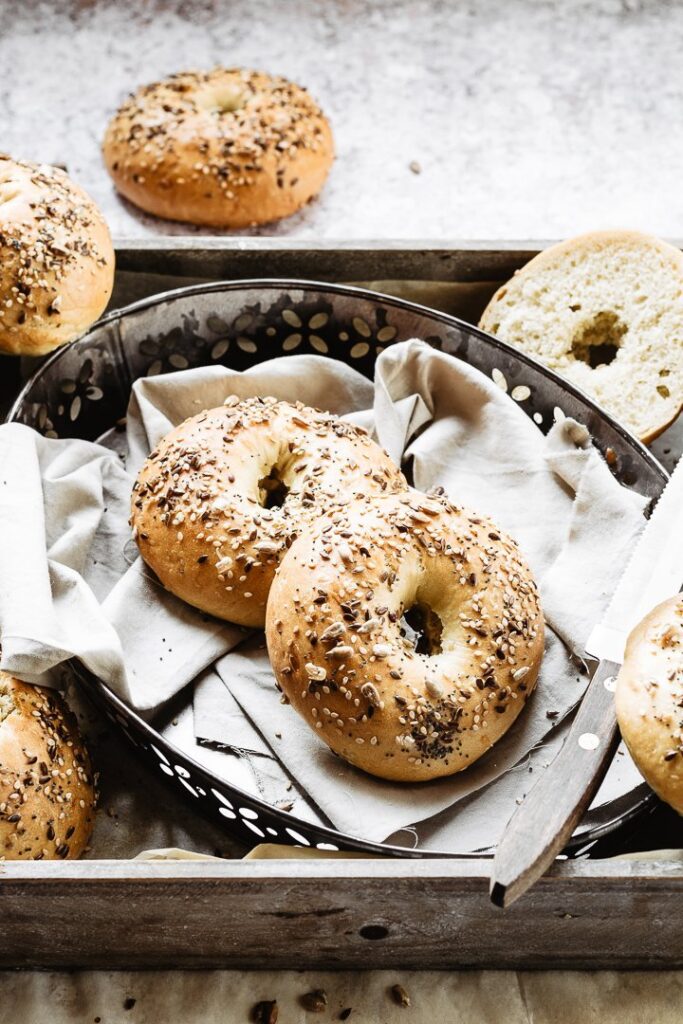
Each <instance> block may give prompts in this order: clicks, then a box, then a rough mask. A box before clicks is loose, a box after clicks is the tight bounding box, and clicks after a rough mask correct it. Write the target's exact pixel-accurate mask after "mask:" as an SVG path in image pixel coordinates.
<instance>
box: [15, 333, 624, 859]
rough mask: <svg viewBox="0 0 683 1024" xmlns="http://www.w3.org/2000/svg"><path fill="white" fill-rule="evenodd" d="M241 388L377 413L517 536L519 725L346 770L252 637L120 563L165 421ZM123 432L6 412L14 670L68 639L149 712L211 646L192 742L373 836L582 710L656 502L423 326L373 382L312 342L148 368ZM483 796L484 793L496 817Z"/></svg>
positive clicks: (422, 475) (408, 458)
mask: <svg viewBox="0 0 683 1024" xmlns="http://www.w3.org/2000/svg"><path fill="white" fill-rule="evenodd" d="M229 393H236V394H238V395H239V396H240V397H247V396H249V395H252V394H272V395H275V397H277V398H285V399H288V400H301V401H303V402H305V403H306V404H311V405H318V406H321V407H324V408H327V409H329V410H330V411H332V412H335V413H338V414H340V415H349V416H350V417H351V418H353V419H354V420H355V421H357V422H361V423H362V424H363V425H364V426H367V427H369V428H371V429H372V428H373V427H374V429H375V432H376V436H377V438H378V440H379V441H380V443H381V444H383V445H384V447H386V448H387V450H388V451H389V453H390V454H391V455H392V456H393V457H394V458H395V459H396V460H397V461H399V460H401V459H403V461H404V463H407V464H408V465H410V466H411V467H412V473H413V478H414V482H415V485H416V486H417V487H418V488H420V489H423V490H426V489H428V488H429V487H431V486H432V485H434V484H440V485H442V486H444V487H445V488H446V490H447V492H448V493H449V495H450V497H451V498H452V499H453V500H455V501H457V502H458V503H461V504H466V505H469V506H471V507H474V508H476V509H477V510H479V511H481V512H485V513H487V514H489V515H491V516H492V517H493V518H494V519H495V520H496V521H497V522H498V523H499V524H500V525H501V526H502V527H503V528H504V529H506V530H508V531H509V532H510V533H511V534H512V535H513V536H514V537H515V538H516V539H517V540H518V542H519V543H520V546H521V548H522V551H523V553H524V554H525V556H526V557H527V559H528V561H529V563H530V565H531V567H532V570H533V572H534V574H535V576H536V578H537V580H538V581H539V585H540V589H541V595H542V601H543V605H544V610H545V613H546V617H547V620H548V626H549V628H548V633H547V649H546V656H545V659H544V664H543V669H542V674H541V679H540V682H539V687H538V692H537V694H536V696H535V697H534V698H532V700H531V701H530V702H529V704H528V706H527V708H526V709H525V711H524V713H523V714H522V715H521V716H520V718H519V719H518V721H517V723H516V724H515V726H514V728H513V729H512V730H511V731H510V732H509V733H508V734H507V735H506V737H505V738H504V739H503V740H502V741H501V742H500V743H499V744H497V745H496V747H495V748H494V750H493V751H492V752H491V753H489V754H488V755H487V756H486V757H485V758H482V759H481V761H480V762H478V763H477V764H476V765H475V766H473V767H472V768H470V769H469V770H468V771H467V772H466V773H463V774H462V775H460V776H455V777H453V778H451V779H447V780H441V781H439V782H436V783H430V784H427V785H425V784H420V785H415V786H405V785H404V786H399V785H393V784H390V783H385V782H382V781H381V780H374V779H372V778H371V777H369V776H365V775H363V774H362V773H360V772H357V771H355V770H354V769H352V768H350V767H349V766H346V765H345V764H344V763H343V762H341V761H339V759H337V758H336V757H334V755H332V754H331V753H330V752H329V750H328V749H327V747H325V746H324V745H322V744H320V743H319V741H318V740H317V739H316V737H315V736H314V735H313V733H311V732H310V730H309V729H308V728H307V727H306V726H305V725H304V724H303V723H302V722H301V721H300V720H299V719H298V717H297V716H296V715H295V714H294V712H292V710H291V708H286V707H283V706H282V705H280V704H279V698H278V696H277V692H276V691H275V688H274V687H273V679H272V674H271V673H270V671H269V668H268V664H267V659H266V656H265V653H264V651H263V649H262V640H260V638H259V636H258V635H255V636H252V637H249V638H247V639H246V640H245V639H244V637H245V631H243V630H241V629H240V628H238V627H235V626H231V625H229V624H225V623H220V622H217V621H216V620H213V619H210V618H208V617H207V616H204V615H202V614H201V613H199V612H196V611H195V610H194V609H191V608H189V607H188V606H186V605H184V604H183V603H182V602H180V601H178V600H177V599H176V598H174V597H173V596H172V595H170V594H167V593H166V592H165V591H163V589H162V588H161V587H160V586H159V584H158V582H157V581H156V579H155V578H154V577H153V575H152V574H151V573H150V572H149V570H147V569H146V567H144V566H143V565H142V563H141V562H140V560H139V559H135V561H133V564H132V565H128V564H127V561H129V560H130V558H131V544H130V543H129V533H128V532H127V526H126V520H127V514H128V503H129V495H130V488H131V486H132V480H133V477H134V475H135V473H136V472H137V469H138V468H139V466H140V464H141V463H142V461H143V460H144V457H145V456H146V454H147V453H148V451H149V450H150V448H151V447H153V446H154V444H156V442H157V441H158V440H159V439H160V438H161V437H162V436H163V434H165V433H166V432H167V431H168V429H169V428H170V427H171V426H172V425H174V424H175V423H178V422H180V421H181V420H183V419H184V418H185V417H186V416H188V415H192V414H194V413H196V412H198V411H200V410H201V409H202V408H206V407H211V406H213V405H218V404H220V403H221V402H222V401H223V399H224V397H225V396H226V394H229ZM128 445H129V455H128V459H127V464H126V466H125V467H124V466H123V465H122V463H121V460H120V459H119V456H118V455H117V454H115V453H114V452H112V451H110V450H108V449H107V448H106V447H104V446H102V445H95V444H89V443H87V442H80V441H72V440H65V441H58V440H52V441H50V440H46V439H44V438H41V437H39V436H38V435H36V434H34V433H33V432H31V431H29V430H28V429H27V428H23V427H20V426H18V425H10V426H6V427H3V428H0V468H1V469H2V479H3V480H4V482H5V483H4V487H3V489H2V492H1V494H2V496H1V497H0V527H1V529H0V569H2V571H3V573H4V579H5V581H6V583H7V585H6V586H5V587H3V590H2V595H1V596H0V629H1V631H2V644H3V651H2V667H3V668H4V669H6V670H7V671H11V672H14V673H15V674H17V675H19V676H20V677H22V678H25V679H28V680H30V681H34V682H49V681H54V675H53V674H52V675H50V673H51V672H52V670H54V669H55V668H57V667H58V666H59V665H61V664H62V662H63V661H64V660H65V659H66V658H67V657H69V656H71V655H75V656H77V657H79V658H80V659H81V660H82V661H83V662H84V664H86V666H87V667H88V668H90V669H91V670H92V671H94V672H96V673H97V674H98V675H99V676H101V677H102V678H103V679H105V681H107V682H108V683H109V684H110V685H111V686H112V688H114V689H115V690H116V691H117V692H118V693H119V694H120V695H121V696H122V697H123V698H124V699H125V700H126V701H127V702H128V703H130V704H131V705H132V706H134V707H136V708H137V709H139V710H141V711H144V712H145V713H147V714H149V715H152V714H154V713H155V712H158V711H159V709H160V708H161V707H162V706H163V704H164V702H165V701H167V700H168V699H170V698H171V697H172V696H174V695H175V694H176V693H178V691H180V690H181V689H182V688H183V687H184V686H185V685H186V684H188V683H190V682H191V681H193V680H195V679H196V678H197V677H198V676H201V675H202V673H205V670H207V669H208V667H209V666H211V665H212V664H213V663H214V662H215V663H216V665H215V669H216V671H215V673H213V672H211V673H209V678H210V679H211V681H212V683H211V685H212V691H211V692H212V696H211V699H210V701H209V705H208V708H209V714H208V716H207V713H206V712H207V705H206V702H205V701H206V697H205V696H204V697H201V694H202V692H203V690H204V691H205V690H206V689H207V688H206V687H205V685H204V684H205V679H204V677H202V682H201V684H200V686H199V687H198V694H199V695H200V697H199V698H198V700H197V706H198V714H197V721H198V723H200V722H206V720H207V717H208V718H209V719H211V718H212V717H215V723H216V726H217V725H218V723H219V722H220V728H218V727H214V728H213V729H212V730H210V731H211V732H212V735H209V736H202V735H201V733H202V732H203V731H204V732H206V731H209V730H207V729H206V728H205V727H204V726H202V727H201V728H199V729H198V735H199V736H200V738H202V739H204V740H205V741H206V740H208V741H209V742H213V743H218V744H221V745H222V746H225V747H228V748H234V749H235V750H242V749H248V750H249V749H251V750H253V751H255V752H256V753H258V754H260V755H261V760H262V763H263V765H264V766H267V767H264V769H263V771H264V779H263V780H262V782H261V784H260V785H259V786H258V788H259V790H260V791H263V790H266V791H268V792H269V793H270V792H272V793H273V794H275V793H276V792H277V791H278V787H280V786H281V785H282V784H283V783H284V782H285V781H286V780H289V777H290V776H291V777H293V778H294V780H295V782H296V784H297V786H298V788H299V789H300V790H302V791H303V793H305V794H307V801H306V802H307V803H308V804H309V808H308V810H309V813H310V805H311V803H312V804H314V805H316V806H317V807H318V808H319V809H320V810H321V811H322V815H323V820H329V821H331V822H332V823H333V824H335V825H336V826H337V827H338V828H342V829H343V830H345V831H350V832H352V833H354V834H356V835H359V834H360V835H362V836H364V837H366V838H370V839H376V840H380V839H385V838H386V837H387V836H389V835H392V834H394V833H395V832H396V831H397V830H400V829H402V828H404V827H406V826H413V825H415V824H416V823H417V822H419V821H422V820H424V819H427V818H432V817H433V816H434V815H435V814H437V813H439V812H443V811H444V809H445V808H447V807H451V806H452V805H453V804H454V803H455V802H456V801H457V800H461V799H463V798H465V797H469V796H470V795H471V794H472V793H473V792H474V791H476V790H477V789H479V788H481V787H483V786H485V785H487V784H488V783H490V782H492V781H493V780H495V779H496V778H500V777H501V776H502V775H503V774H504V773H506V772H509V769H511V768H512V767H513V766H514V765H516V764H518V763H519V762H520V760H521V759H522V758H523V757H524V756H525V755H527V754H528V753H529V751H531V750H532V748H534V747H536V746H537V744H538V743H539V741H540V740H541V739H542V738H543V736H544V735H545V734H546V733H547V732H548V730H549V729H550V728H551V727H554V726H555V723H557V722H560V721H561V720H562V718H563V717H564V716H565V715H566V714H567V713H568V712H569V711H570V709H571V707H572V706H573V705H574V704H575V703H576V701H577V700H578V698H579V697H580V695H581V693H582V691H583V688H584V685H585V677H584V676H582V675H581V674H580V672H579V671H578V666H577V662H576V657H580V655H581V651H582V648H583V642H584V640H585V638H586V636H587V634H588V632H589V629H590V627H591V625H592V623H593V622H594V621H595V620H596V618H597V617H598V616H599V615H600V613H601V612H602V609H603V607H604V605H605V602H606V600H607V598H608V596H609V595H610V593H611V591H612V589H613V587H614V584H615V582H616V579H617V578H618V574H619V571H620V567H621V565H622V564H623V560H624V556H625V554H626V552H627V551H628V550H629V549H630V547H631V545H632V543H633V541H634V539H635V537H636V536H637V534H638V532H639V530H640V529H641V527H642V523H643V519H642V507H643V504H644V501H643V500H642V499H640V498H639V496H637V495H634V494H633V493H632V492H629V491H626V490H625V489H623V488H621V487H620V486H619V485H618V484H617V483H616V482H615V480H614V479H613V477H612V476H611V474H610V472H609V470H608V468H607V466H606V465H605V464H604V462H603V461H602V459H601V458H600V456H599V454H598V453H597V452H596V451H595V450H594V449H593V448H592V446H591V445H590V443H589V442H588V437H587V433H586V431H585V430H583V428H581V427H580V426H578V425H577V424H575V423H574V422H573V421H569V420H567V421H563V422H559V423H557V424H556V425H555V427H554V428H553V429H552V430H551V432H550V434H549V436H548V437H547V438H544V437H543V435H542V434H541V432H540V431H539V430H538V429H537V428H536V427H535V426H534V424H533V423H532V422H531V420H530V419H529V418H528V417H527V416H526V415H525V414H524V412H523V411H522V410H521V409H520V408H519V407H518V405H517V404H516V403H514V402H513V401H512V400H511V399H510V397H508V396H507V395H506V394H504V393H503V392H502V391H501V390H500V389H499V388H498V387H497V386H496V385H495V384H494V383H493V382H492V381H490V380H488V378H486V377H484V375H483V374H481V373H480V372H479V371H476V370H474V369H472V368H471V367H469V366H467V365H466V364H465V363H462V362H460V361H457V360H455V359H453V358H451V357H450V356H447V355H444V354H442V353H439V352H437V351H435V350H433V349H431V348H430V347H429V346H427V345H425V344H423V343H421V342H417V341H414V342H406V343H402V344H400V345H395V346H391V347H389V348H388V349H387V350H386V351H385V352H384V353H382V355H381V356H380V357H379V359H378V362H377V366H376V378H375V383H374V386H373V384H372V383H371V382H370V381H368V380H366V379H365V378H364V377H362V376H361V375H360V374H358V373H357V372H355V371H354V370H352V369H351V368H349V367H347V366H346V365H344V364H341V363H338V362H336V361H333V360H328V359H324V358H322V357H319V356H290V357H286V358H282V359H275V360H272V361H270V362H268V363H264V364H261V365H259V366H257V367H254V368H252V369H251V370H249V371H246V372H245V373H235V372H230V371H227V370H225V369H224V368H221V367H210V368H206V369H201V370H193V371H185V372H183V373H176V374H169V375H166V376H163V377H153V378H146V379H144V380H140V381H138V382H136V384H135V386H134V388H133V393H132V397H131V403H130V408H129V416H128ZM24 513H25V514H24ZM233 648H235V649H234V651H233ZM229 651H230V652H231V653H229V654H228V653H227V652H229ZM572 655H573V656H574V657H572ZM217 659H218V660H217ZM46 673H47V675H46ZM216 676H217V677H218V678H219V679H220V680H222V683H223V687H224V688H223V690H219V689H217V687H216ZM226 687H227V689H229V691H230V695H231V697H232V698H233V702H232V704H231V705H230V706H231V712H230V713H229V714H227V718H228V721H227V723H226V722H223V721H222V720H221V718H220V716H218V715H216V716H212V714H211V708H212V707H213V706H218V705H220V704H221V703H222V701H221V698H223V701H229V698H227V697H226V695H225V688H226ZM216 702H218V703H217V704H216ZM235 704H236V705H238V706H239V707H240V708H241V709H242V712H243V714H242V715H241V716H240V715H238V714H236V709H235ZM200 705H201V707H200ZM548 711H550V712H552V713H553V715H554V717H553V719H552V720H550V719H548V717H547V712H548ZM277 733H280V736H277V735H276V734H277ZM264 742H265V747H264ZM269 753H271V754H272V755H273V756H274V757H276V758H277V760H278V762H279V764H281V765H283V766H284V769H285V770H284V771H283V770H281V769H280V767H279V764H277V763H274V762H273V761H272V760H271V758H269V757H268V756H267V755H268V754H269ZM253 763H254V762H253V760H252V767H253ZM226 773H230V766H229V762H228V761H226ZM505 781H506V784H507V780H505ZM287 785H291V783H290V782H289V781H287ZM262 787H263V789H262ZM491 788H492V789H494V788H495V787H491ZM483 807H484V804H483V802H482V808H483ZM491 812H492V808H491V807H487V808H486V817H487V818H488V820H489V821H490V819H491ZM454 822H455V823H456V824H455V826H454V825H453V822H450V823H449V825H448V826H447V831H448V830H450V831H452V828H453V827H456V830H457V816H456V818H455V819H454Z"/></svg>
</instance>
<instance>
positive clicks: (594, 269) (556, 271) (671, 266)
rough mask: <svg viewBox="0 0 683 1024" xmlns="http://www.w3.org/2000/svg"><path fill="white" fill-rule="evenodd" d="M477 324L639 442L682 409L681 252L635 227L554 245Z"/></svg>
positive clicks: (657, 431)
mask: <svg viewBox="0 0 683 1024" xmlns="http://www.w3.org/2000/svg"><path fill="white" fill-rule="evenodd" d="M479 326H480V327H481V328H482V329H483V330H485V331H488V332H489V333H490V334H495V335H496V336H497V337H499V338H502V340H503V341H507V342H510V344H512V345H514V346H516V347H517V348H520V349H521V350H522V351H523V352H527V353H528V354H529V355H532V356H535V357H536V358H537V359H540V360H541V362H543V363H545V364H546V366H549V367H550V369H551V370H556V371H557V372H558V373H560V374H562V376H564V377H566V378H567V380H569V381H571V382H572V384H575V385H576V386H577V387H579V388H581V389H582V390H583V391H585V392H586V393H587V394H588V395H591V396H592V397H593V398H594V399H595V400H596V401H597V402H598V403H599V404H600V405H602V406H604V408H605V409H606V410H607V411H608V412H609V413H611V414H612V415H613V416H614V417H615V418H616V419H617V420H619V421H620V422H621V423H623V424H624V426H626V427H627V428H628V429H629V430H631V431H632V432H633V433H634V434H636V435H637V436H638V437H639V438H640V439H641V441H643V442H644V443H649V442H650V441H653V440H654V439H655V438H656V437H657V436H658V435H659V434H661V432H662V431H663V430H665V428H666V427H667V426H669V424H670V423H671V422H672V421H673V420H674V419H675V418H676V417H677V416H678V414H679V413H680V411H681V408H682V407H683V254H681V252H680V250H678V249H676V248H674V246H672V245H668V244H667V243H666V242H661V241H660V240H659V239H657V238H651V237H649V236H648V235H641V234H638V233H637V232H634V231H598V232H595V233H593V234H588V235H581V236H580V237H578V238H572V239H570V240H569V241H567V242H561V243H560V244H559V245H554V246H552V247H551V248H550V249H546V250H545V252H542V253H540V254H539V255H538V256H536V257H535V258H534V259H532V260H531V262H530V263H527V265H526V266H525V267H523V268H522V270H520V271H518V272H517V274H515V276H514V277H513V278H512V280H511V281H508V282H507V284H504V285H503V287H502V288H500V289H499V290H498V291H497V292H496V294H495V295H494V296H493V298H492V299H491V301H490V303H489V304H488V306H487V307H486V309H485V310H484V313H483V315H482V317H481V320H480V323H479Z"/></svg>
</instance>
